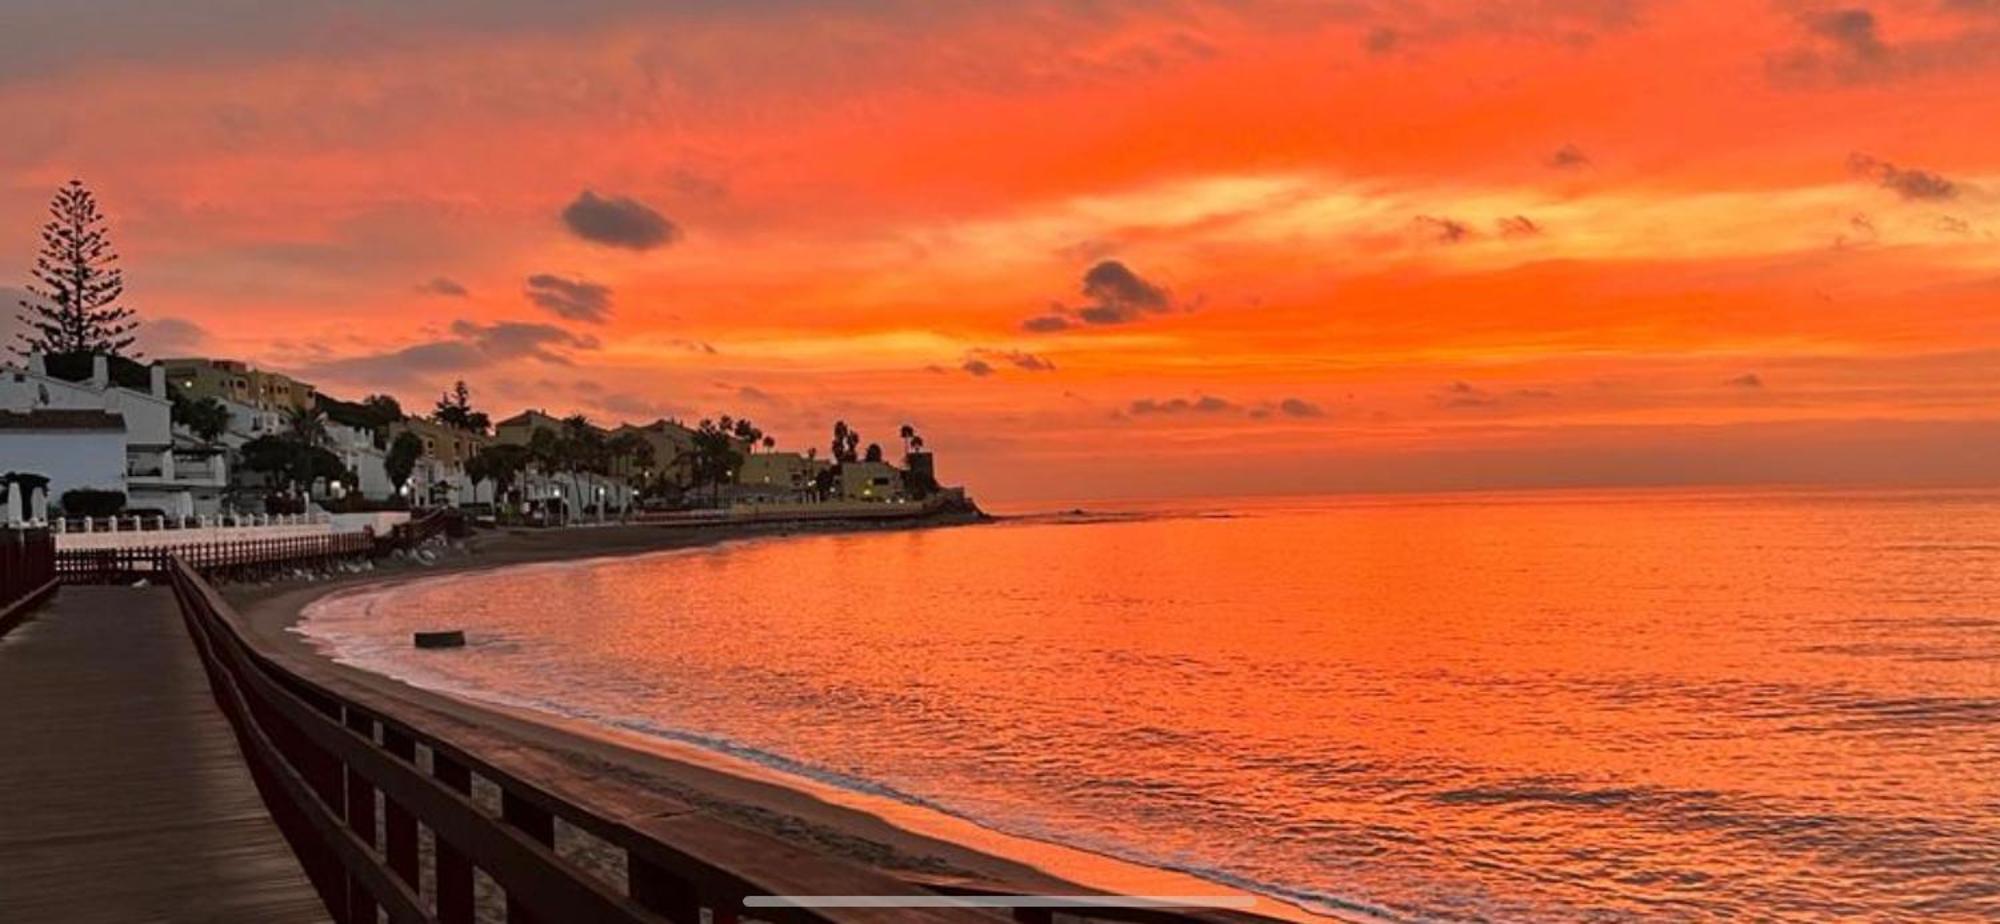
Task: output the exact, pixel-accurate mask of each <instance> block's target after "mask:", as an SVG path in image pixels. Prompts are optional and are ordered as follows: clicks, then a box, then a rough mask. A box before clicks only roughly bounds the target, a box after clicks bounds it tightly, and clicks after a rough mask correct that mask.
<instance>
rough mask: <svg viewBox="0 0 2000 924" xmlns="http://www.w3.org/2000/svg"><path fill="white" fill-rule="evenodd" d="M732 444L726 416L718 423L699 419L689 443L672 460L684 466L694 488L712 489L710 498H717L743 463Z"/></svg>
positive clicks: (731, 427) (733, 436)
mask: <svg viewBox="0 0 2000 924" xmlns="http://www.w3.org/2000/svg"><path fill="white" fill-rule="evenodd" d="M736 443H737V439H736V433H735V424H734V422H733V421H731V420H730V419H729V418H728V417H724V418H722V419H721V420H720V421H716V420H708V419H703V420H702V422H701V425H700V426H698V427H696V428H695V431H694V437H693V444H692V445H691V446H690V447H689V448H688V449H686V450H684V451H683V452H682V453H681V458H680V459H676V460H675V461H676V463H683V464H685V465H687V468H688V474H689V480H691V481H693V482H694V484H695V485H696V486H701V485H709V486H711V487H713V488H714V489H715V492H714V496H715V497H716V498H717V499H720V498H721V496H722V485H724V484H726V483H728V482H729V480H730V479H732V478H734V477H735V476H736V470H737V468H738V467H739V466H741V465H742V464H743V455H742V454H741V453H739V452H737V451H736Z"/></svg>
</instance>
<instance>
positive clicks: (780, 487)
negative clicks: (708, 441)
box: [736, 452, 828, 496]
mask: <svg viewBox="0 0 2000 924" xmlns="http://www.w3.org/2000/svg"><path fill="white" fill-rule="evenodd" d="M827 467H828V463H827V462H824V461H822V460H819V459H810V458H807V457H806V456H805V455H804V454H803V453H797V452H760V453H753V454H751V455H747V456H744V457H743V467H742V468H741V469H739V470H738V471H737V473H736V483H737V484H740V485H744V486H747V487H753V488H759V489H763V490H765V491H769V492H771V493H774V494H786V495H798V496H803V495H807V494H810V493H811V491H812V487H813V479H814V478H815V477H816V476H818V475H819V473H820V472H821V471H823V470H825V469H826V468H827Z"/></svg>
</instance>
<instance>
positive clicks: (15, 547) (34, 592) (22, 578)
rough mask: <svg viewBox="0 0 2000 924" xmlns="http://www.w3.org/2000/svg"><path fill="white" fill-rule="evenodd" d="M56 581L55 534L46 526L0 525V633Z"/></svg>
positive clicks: (44, 596)
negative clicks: (21, 526)
mask: <svg viewBox="0 0 2000 924" xmlns="http://www.w3.org/2000/svg"><path fill="white" fill-rule="evenodd" d="M56 585H57V581H56V540H55V536H53V535H51V534H50V533H49V531H48V530H46V529H15V528H0V634H5V633H6V631H7V630H8V629H12V628H13V627H14V624H15V623H18V622H20V621H21V618H22V617H23V616H24V615H26V613H27V611H28V610H30V609H33V608H34V607H35V606H36V605H37V604H39V603H41V602H42V600H44V599H46V598H47V597H48V595H49V594H51V593H53V592H54V591H55V589H56Z"/></svg>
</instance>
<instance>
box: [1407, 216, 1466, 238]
mask: <svg viewBox="0 0 2000 924" xmlns="http://www.w3.org/2000/svg"><path fill="white" fill-rule="evenodd" d="M1417 225H1418V226H1420V227H1422V228H1423V229H1424V230H1425V232H1426V233H1428V234H1430V235H1431V236H1433V237H1434V238H1436V240H1437V242H1438V243H1440V244H1456V243H1459V242H1461V241H1464V240H1466V239H1467V238H1470V237H1472V228H1470V227H1468V226H1467V225H1466V224H1465V222H1462V221H1459V220H1457V219H1454V218H1439V217H1437V216H1434V215H1418V216H1417Z"/></svg>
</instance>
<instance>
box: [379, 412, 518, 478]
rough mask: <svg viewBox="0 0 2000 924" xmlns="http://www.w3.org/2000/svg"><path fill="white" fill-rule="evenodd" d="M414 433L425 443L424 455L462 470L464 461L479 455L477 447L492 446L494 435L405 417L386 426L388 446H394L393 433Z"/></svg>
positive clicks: (448, 466)
mask: <svg viewBox="0 0 2000 924" xmlns="http://www.w3.org/2000/svg"><path fill="white" fill-rule="evenodd" d="M398 433H413V434H416V437H417V439H419V440H422V441H423V444H424V458H426V459H432V460H435V461H437V462H438V463H439V464H440V465H443V466H445V467H447V468H453V469H462V468H464V467H465V463H466V460H468V459H471V458H472V457H473V456H475V455H478V454H479V450H481V449H484V448H486V447H487V446H491V445H493V442H494V439H493V437H490V436H486V435H484V434H480V433H472V432H469V431H466V430H460V429H458V428H457V427H448V426H445V425H444V424H441V423H438V422H437V421H434V420H425V419H424V418H421V417H405V418H403V419H402V420H399V421H396V422H395V423H392V424H390V425H389V439H390V445H394V441H395V439H396V434H398Z"/></svg>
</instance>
